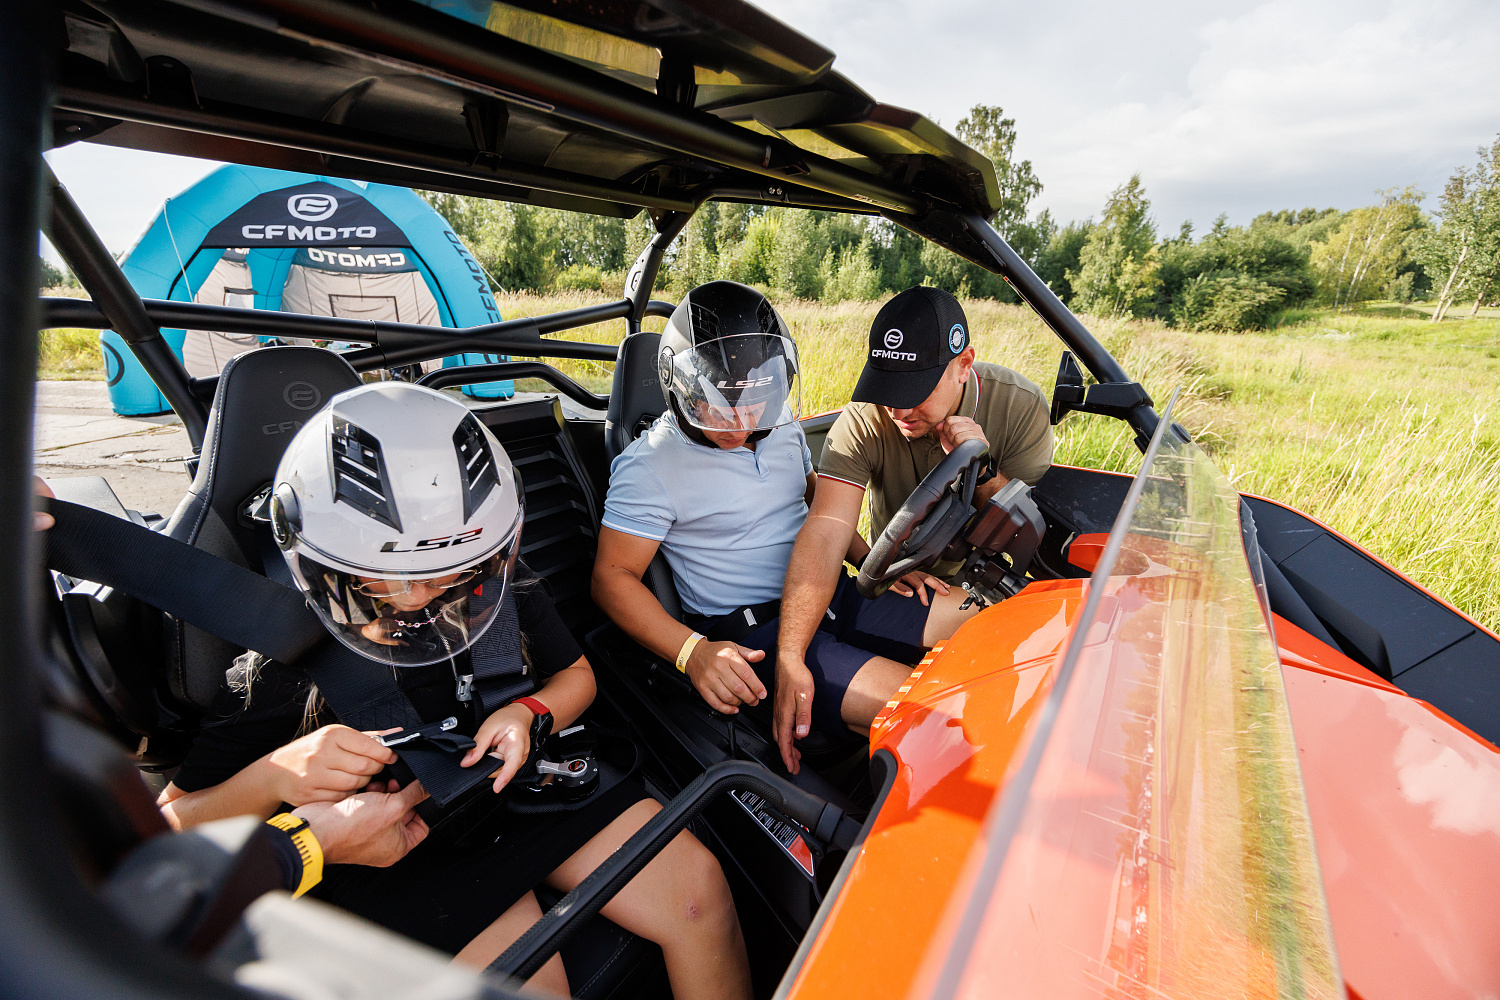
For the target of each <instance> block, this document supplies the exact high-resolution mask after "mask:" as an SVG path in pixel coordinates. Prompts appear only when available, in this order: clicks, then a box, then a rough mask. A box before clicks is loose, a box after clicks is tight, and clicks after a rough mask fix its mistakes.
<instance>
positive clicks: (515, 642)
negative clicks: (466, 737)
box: [469, 589, 536, 721]
mask: <svg viewBox="0 0 1500 1000" xmlns="http://www.w3.org/2000/svg"><path fill="white" fill-rule="evenodd" d="M469 664H470V669H471V670H473V671H474V674H473V678H474V681H473V685H472V688H471V694H472V697H473V699H474V717H475V718H476V719H479V720H481V721H483V720H484V719H487V718H489V717H490V715H491V714H493V713H494V712H495V710H496V709H499V708H503V707H505V706H506V705H508V704H510V703H511V702H513V701H515V700H516V699H517V698H519V697H521V696H522V695H528V694H531V693H532V692H533V691H535V690H536V685H535V683H533V681H532V677H531V671H530V670H529V669H528V668H527V666H526V660H525V659H524V658H523V657H522V656H521V621H520V618H519V616H518V615H517V613H516V599H515V595H514V594H513V593H511V591H510V590H509V589H507V590H506V592H505V600H503V601H501V602H500V610H499V612H498V613H497V614H496V615H495V620H494V622H492V623H491V624H490V627H489V628H488V629H486V630H485V633H484V634H483V635H481V636H480V637H479V639H478V641H476V642H475V643H474V645H473V646H471V647H469Z"/></svg>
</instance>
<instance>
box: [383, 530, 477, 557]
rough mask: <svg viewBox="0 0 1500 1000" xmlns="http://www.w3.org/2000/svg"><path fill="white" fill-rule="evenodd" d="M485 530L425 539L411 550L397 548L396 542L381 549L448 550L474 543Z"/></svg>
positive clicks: (394, 550)
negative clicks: (465, 543)
mask: <svg viewBox="0 0 1500 1000" xmlns="http://www.w3.org/2000/svg"><path fill="white" fill-rule="evenodd" d="M483 530H484V529H483V528H475V529H474V530H473V531H461V532H459V533H458V534H456V535H443V536H441V537H439V538H424V539H422V540H421V541H420V542H418V543H417V544H415V545H413V546H412V547H411V548H409V549H398V548H396V543H395V542H386V543H385V544H384V545H382V546H381V547H380V551H382V552H431V551H432V550H433V549H448V548H452V547H453V546H455V545H462V544H463V543H464V542H472V541H475V540H476V539H478V538H479V533H480V532H482V531H483Z"/></svg>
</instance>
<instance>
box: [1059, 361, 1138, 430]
mask: <svg viewBox="0 0 1500 1000" xmlns="http://www.w3.org/2000/svg"><path fill="white" fill-rule="evenodd" d="M1151 405H1153V404H1152V402H1151V397H1150V396H1148V395H1147V394H1146V390H1145V389H1144V388H1142V386H1141V384H1140V383H1139V382H1096V383H1095V384H1093V385H1091V386H1089V387H1088V388H1087V389H1084V386H1083V371H1082V369H1080V368H1079V367H1078V362H1077V361H1075V360H1074V359H1073V352H1071V351H1063V356H1062V364H1061V365H1060V366H1058V369H1057V388H1056V389H1054V390H1053V391H1052V423H1053V424H1054V425H1056V424H1057V422H1058V421H1060V420H1062V418H1063V417H1065V416H1067V415H1068V413H1069V411H1071V410H1077V411H1078V412H1080V413H1098V414H1101V415H1103V416H1106V417H1118V418H1120V419H1121V420H1128V419H1130V411H1131V410H1134V409H1135V408H1136V407H1137V406H1151Z"/></svg>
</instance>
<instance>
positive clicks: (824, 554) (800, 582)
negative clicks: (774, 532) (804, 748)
mask: <svg viewBox="0 0 1500 1000" xmlns="http://www.w3.org/2000/svg"><path fill="white" fill-rule="evenodd" d="M864 492H865V491H864V490H862V489H860V488H859V487H858V486H854V485H852V484H850V483H845V482H840V481H839V480H836V479H819V480H818V488H817V492H816V493H815V495H814V496H813V502H812V510H811V511H809V512H808V515H807V520H806V521H805V522H804V523H803V525H802V530H801V531H799V532H797V541H796V543H795V544H794V545H793V546H792V558H791V561H790V562H789V563H788V565H787V571H786V583H785V585H784V587H783V588H782V593H781V628H780V632H779V634H778V636H777V647H776V648H777V653H776V701H775V705H774V708H773V711H772V726H771V728H772V732H773V733H774V735H775V737H776V743H777V745H778V746H779V747H780V748H781V759H782V762H783V763H785V764H786V767H787V770H788V771H790V772H792V773H793V774H796V773H797V771H798V770H799V769H800V767H801V763H800V761H801V754H800V753H799V752H798V750H797V748H796V747H795V746H793V741H794V740H796V739H800V738H801V737H803V736H806V735H807V733H808V730H809V728H810V727H811V725H812V699H813V679H812V672H811V671H809V670H808V669H807V664H806V662H804V657H805V656H806V655H807V644H808V643H809V642H811V641H812V637H813V633H814V632H816V631H817V629H818V622H819V621H820V620H822V617H823V613H824V612H825V611H827V610H828V602H829V601H830V600H832V599H833V593H834V588H835V587H836V586H837V584H838V576H839V573H840V566H841V564H842V562H843V560H844V557H845V555H846V554H847V553H849V552H850V551H852V540H853V539H854V538H857V537H858V534H859V532H858V530H857V528H858V525H859V506H860V503H861V502H862V501H863V499H864Z"/></svg>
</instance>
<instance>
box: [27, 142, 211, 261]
mask: <svg viewBox="0 0 1500 1000" xmlns="http://www.w3.org/2000/svg"><path fill="white" fill-rule="evenodd" d="M46 157H47V162H48V164H50V165H51V167H52V171H53V172H54V173H55V174H57V179H58V180H60V181H62V184H63V187H65V188H67V189H68V193H69V194H70V195H72V196H73V200H74V201H76V202H77V203H78V207H79V208H81V209H82V210H83V214H84V216H85V217H86V218H87V219H88V220H89V222H90V223H91V224H92V225H93V227H94V231H95V232H97V233H98V234H99V238H100V239H102V240H103V241H104V245H105V246H106V247H108V248H109V249H110V251H111V252H113V253H116V254H118V253H120V252H121V251H123V250H128V249H130V247H132V246H134V245H135V241H136V240H138V239H139V238H140V237H141V234H142V233H144V232H145V231H146V227H147V226H149V225H150V224H151V220H152V219H154V218H156V213H157V212H159V211H161V206H162V202H164V201H166V200H167V199H168V198H171V197H174V196H175V195H177V194H179V193H181V192H182V191H184V190H186V189H187V188H190V187H192V186H193V185H194V184H196V183H197V182H198V181H200V180H202V179H203V178H204V177H206V176H208V175H209V174H210V173H212V172H213V171H214V170H216V169H218V168H219V167H220V166H221V165H222V164H219V163H215V162H213V161H211V160H195V159H192V158H190V157H186V156H171V155H168V154H166V153H147V152H142V151H140V150H135V149H118V148H116V147H114V146H98V145H95V144H93V143H88V142H75V143H73V144H72V145H69V146H63V147H61V148H59V149H54V150H52V151H51V152H50V153H47V154H46ZM44 252H45V253H46V254H47V256H48V257H49V258H51V259H52V260H53V261H54V262H56V261H60V260H61V258H59V257H58V256H57V252H56V251H55V250H52V248H50V247H47V248H46V249H45V250H44Z"/></svg>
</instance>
